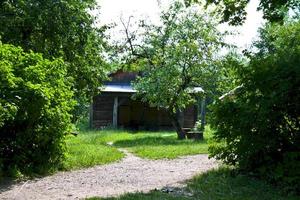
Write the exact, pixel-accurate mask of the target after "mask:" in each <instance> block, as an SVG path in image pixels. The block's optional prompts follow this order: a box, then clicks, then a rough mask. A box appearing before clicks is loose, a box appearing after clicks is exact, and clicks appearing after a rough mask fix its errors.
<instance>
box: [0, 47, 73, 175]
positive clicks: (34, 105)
mask: <svg viewBox="0 0 300 200" xmlns="http://www.w3.org/2000/svg"><path fill="white" fill-rule="evenodd" d="M71 81H72V78H71V77H69V76H68V75H67V66H66V64H65V63H64V62H63V61H62V60H61V59H53V60H52V61H50V60H47V59H44V58H43V57H42V55H41V54H37V53H33V52H28V53H26V52H24V51H23V50H22V49H21V48H19V47H15V46H13V45H7V44H1V43H0V83H1V84H0V176H1V172H6V173H7V171H9V170H19V171H21V172H22V173H29V172H39V170H40V169H47V168H51V167H54V166H56V165H57V164H58V163H59V162H60V161H61V159H62V158H63V155H64V154H63V153H64V152H63V150H64V140H63V139H64V136H65V134H66V133H67V132H68V131H70V128H71V115H70V114H69V113H70V111H71V110H72V109H73V106H74V101H73V100H72V97H73V92H72V91H71ZM6 175H7V174H6Z"/></svg>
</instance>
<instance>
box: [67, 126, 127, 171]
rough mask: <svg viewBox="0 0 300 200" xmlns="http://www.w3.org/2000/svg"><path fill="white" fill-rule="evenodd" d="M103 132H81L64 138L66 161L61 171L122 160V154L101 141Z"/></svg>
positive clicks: (103, 135)
mask: <svg viewBox="0 0 300 200" xmlns="http://www.w3.org/2000/svg"><path fill="white" fill-rule="evenodd" d="M107 134H109V133H105V132H99V131H98V132H83V133H80V134H79V135H78V136H73V135H69V136H68V137H67V138H66V144H67V145H66V159H65V160H64V162H63V164H62V170H72V169H79V168H85V167H92V166H95V165H103V164H107V163H111V162H114V161H117V160H120V159H121V158H123V156H124V155H123V153H121V152H120V151H118V150H117V149H116V148H115V147H111V146H108V145H107V144H106V142H104V141H103V140H102V138H103V137H105V135H107Z"/></svg>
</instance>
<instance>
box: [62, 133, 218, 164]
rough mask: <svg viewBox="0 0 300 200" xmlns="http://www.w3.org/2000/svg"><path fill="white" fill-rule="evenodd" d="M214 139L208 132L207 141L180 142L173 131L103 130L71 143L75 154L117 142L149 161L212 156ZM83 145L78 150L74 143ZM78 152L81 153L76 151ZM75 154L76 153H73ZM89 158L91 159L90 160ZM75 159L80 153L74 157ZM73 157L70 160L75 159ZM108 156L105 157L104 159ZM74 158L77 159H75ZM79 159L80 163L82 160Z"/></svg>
mask: <svg viewBox="0 0 300 200" xmlns="http://www.w3.org/2000/svg"><path fill="white" fill-rule="evenodd" d="M211 137H212V132H211V130H210V129H207V130H206V131H205V132H204V138H205V140H203V141H194V140H177V139H176V133H175V132H173V131H172V132H170V131H160V132H143V131H139V132H136V133H131V132H127V131H125V130H102V131H85V132H81V133H80V134H79V136H78V138H73V137H72V138H71V139H69V140H68V141H67V143H69V142H70V143H71V144H72V146H71V148H74V150H75V151H80V148H84V149H87V148H89V147H90V146H89V145H93V146H94V145H95V148H96V146H103V145H107V143H108V142H113V147H112V148H113V149H114V148H116V147H117V148H126V149H128V150H129V151H130V152H132V153H134V154H135V155H137V156H139V157H142V158H147V159H164V158H168V159H174V158H178V157H179V156H185V155H194V154H200V153H208V142H209V140H210V138H211ZM78 143H82V145H81V147H79V146H78V147H76V146H75V145H74V146H73V144H78ZM76 149H78V150H76ZM72 151H73V150H72ZM83 154H84V152H82V157H84V156H86V157H87V159H88V157H90V156H89V155H87V153H85V154H86V155H83ZM70 155H71V157H72V156H73V155H75V157H77V154H70ZM71 157H70V158H71ZM105 157H106V156H104V159H106V158H105ZM71 159H73V158H71ZM77 160H78V163H81V161H79V159H77Z"/></svg>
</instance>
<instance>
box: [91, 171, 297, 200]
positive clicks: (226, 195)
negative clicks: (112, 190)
mask: <svg viewBox="0 0 300 200" xmlns="http://www.w3.org/2000/svg"><path fill="white" fill-rule="evenodd" d="M174 191H176V189H174ZM180 191H184V192H181V193H180V192H171V193H163V192H161V191H152V192H149V193H132V194H125V195H123V196H121V197H117V198H97V197H94V198H90V199H89V200H100V199H101V200H159V199H164V200H179V199H182V200H199V199H203V200H297V199H299V196H287V195H285V194H283V193H282V191H280V190H278V188H275V187H273V186H271V185H269V184H267V183H265V182H263V181H260V180H257V179H255V178H251V177H249V176H243V175H234V174H232V171H231V170H230V169H228V168H220V169H217V170H212V171H208V172H206V173H204V174H202V175H199V176H197V177H195V178H193V179H192V180H190V181H189V182H188V183H187V187H186V188H184V189H180ZM187 194H189V195H187Z"/></svg>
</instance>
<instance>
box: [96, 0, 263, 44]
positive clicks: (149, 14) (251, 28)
mask: <svg viewBox="0 0 300 200" xmlns="http://www.w3.org/2000/svg"><path fill="white" fill-rule="evenodd" d="M97 1H98V2H99V5H100V6H101V8H100V20H101V21H100V23H101V24H107V23H116V24H117V25H119V24H120V16H123V18H124V19H125V20H126V19H128V17H129V16H134V18H135V19H146V20H151V22H153V23H157V22H158V21H159V12H160V9H161V7H162V8H166V7H168V5H169V4H170V2H172V0H97ZM158 2H160V6H159V3H158ZM258 3H259V1H258V0H251V1H250V4H249V5H248V7H247V9H246V11H247V13H248V15H247V20H246V22H245V23H244V25H243V26H242V27H229V26H228V25H221V26H220V28H222V29H226V30H231V31H234V32H239V33H240V34H239V35H236V36H234V37H228V38H227V41H228V42H230V43H233V44H236V45H237V46H238V47H239V48H242V49H243V48H247V47H248V46H250V44H251V42H252V40H253V39H254V38H255V37H256V36H257V30H258V27H259V26H261V24H262V23H263V19H262V13H261V12H258V11H256V8H257V6H258Z"/></svg>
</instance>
